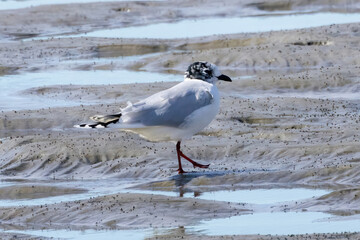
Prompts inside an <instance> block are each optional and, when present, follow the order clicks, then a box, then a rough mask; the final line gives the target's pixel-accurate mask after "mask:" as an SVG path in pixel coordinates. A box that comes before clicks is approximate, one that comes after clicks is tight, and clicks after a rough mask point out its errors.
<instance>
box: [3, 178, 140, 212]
mask: <svg viewBox="0 0 360 240" xmlns="http://www.w3.org/2000/svg"><path fill="white" fill-rule="evenodd" d="M142 181H143V180H142ZM137 184H139V181H137V180H116V179H106V180H105V179H103V180H101V179H100V180H94V181H91V180H86V181H85V180H84V181H60V180H58V181H47V182H26V183H22V184H20V183H18V182H1V183H0V187H10V186H51V187H64V186H65V187H66V188H73V189H85V190H87V191H86V192H82V193H77V194H66V195H59V196H48V197H44V198H28V199H10V200H5V199H2V200H0V207H10V206H34V205H44V204H53V203H59V202H68V201H77V200H84V199H89V198H92V197H99V196H105V195H111V194H116V193H120V192H124V191H125V189H127V188H129V187H132V186H135V185H137ZM0 190H1V188H0ZM44 194H45V193H44ZM27 195H28V196H30V193H28V194H27Z"/></svg>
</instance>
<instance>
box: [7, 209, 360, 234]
mask: <svg viewBox="0 0 360 240" xmlns="http://www.w3.org/2000/svg"><path fill="white" fill-rule="evenodd" d="M359 225H360V219H342V220H339V219H338V218H334V217H333V216H332V215H330V214H326V213H321V212H288V213H285V212H273V213H255V214H252V215H242V216H235V217H231V218H226V219H213V220H210V221H201V222H200V223H199V224H198V225H196V226H185V227H184V234H185V233H188V234H192V235H193V234H195V235H199V234H200V235H211V236H220V235H258V234H260V235H268V234H271V235H290V234H312V233H339V232H358V231H359ZM168 230H169V229H136V230H100V231H96V230H84V231H73V230H25V231H15V230H14V231H13V230H11V231H3V232H5V233H22V234H30V235H34V236H41V237H48V238H58V237H59V236H61V238H62V239H87V240H92V239H94V240H95V239H129V240H132V239H146V238H147V237H156V236H157V235H159V236H161V234H162V232H166V231H168Z"/></svg>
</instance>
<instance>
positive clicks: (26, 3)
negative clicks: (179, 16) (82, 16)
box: [0, 0, 160, 10]
mask: <svg viewBox="0 0 360 240" xmlns="http://www.w3.org/2000/svg"><path fill="white" fill-rule="evenodd" d="M113 1H114V0H51V1H48V0H23V1H20V0H2V1H0V10H7V9H19V8H28V7H36V6H41V5H55V4H71V3H91V2H113ZM117 1H118V2H120V1H121V2H123V1H139V0H117ZM152 1H154V0H152ZM155 1H160V0H155Z"/></svg>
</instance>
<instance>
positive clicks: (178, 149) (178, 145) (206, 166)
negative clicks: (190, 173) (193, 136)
mask: <svg viewBox="0 0 360 240" xmlns="http://www.w3.org/2000/svg"><path fill="white" fill-rule="evenodd" d="M180 143H181V142H180V141H179V142H178V143H177V144H176V150H177V153H178V158H179V157H180V156H181V157H183V158H185V159H186V160H188V161H189V162H191V163H192V165H193V166H194V168H195V167H198V168H208V167H209V166H210V164H207V165H203V164H200V163H198V162H195V161H194V160H192V159H190V158H189V157H188V156H186V155H185V154H183V152H182V151H181V150H180ZM179 163H180V160H179ZM179 166H181V164H180V165H179ZM179 169H180V168H179Z"/></svg>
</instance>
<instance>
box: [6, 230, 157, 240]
mask: <svg viewBox="0 0 360 240" xmlns="http://www.w3.org/2000/svg"><path fill="white" fill-rule="evenodd" d="M3 232H4V233H18V234H19V233H21V234H28V235H33V236H41V237H47V238H55V239H59V238H61V239H77V240H82V239H84V240H98V239H127V240H138V239H146V238H147V237H151V236H152V235H153V230H152V229H139V230H117V231H116V230H103V231H96V230H83V231H74V230H26V231H3Z"/></svg>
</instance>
